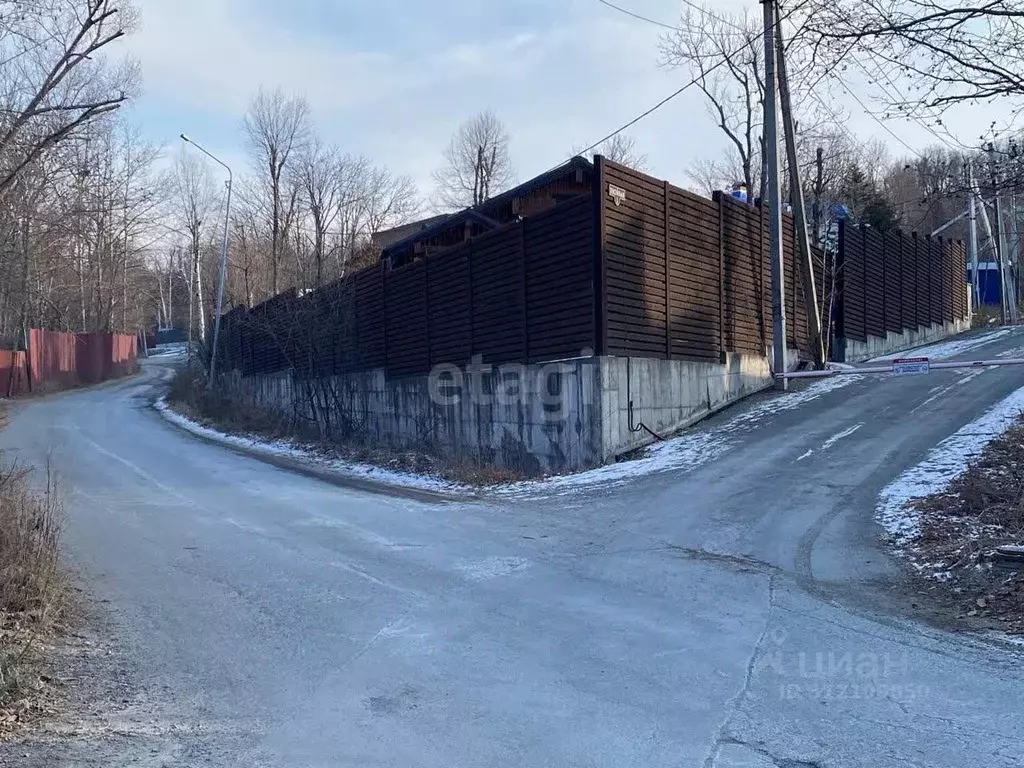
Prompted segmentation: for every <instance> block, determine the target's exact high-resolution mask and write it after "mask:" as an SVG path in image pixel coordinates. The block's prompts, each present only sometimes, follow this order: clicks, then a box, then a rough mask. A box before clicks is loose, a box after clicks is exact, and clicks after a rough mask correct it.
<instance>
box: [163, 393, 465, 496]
mask: <svg viewBox="0 0 1024 768" xmlns="http://www.w3.org/2000/svg"><path fill="white" fill-rule="evenodd" d="M153 407H154V408H156V410H157V411H159V412H160V415H161V416H163V417H164V418H165V419H167V421H169V422H171V423H172V424H175V425H177V426H179V427H181V428H182V429H184V430H185V431H187V432H191V433H192V434H193V435H196V436H197V437H204V438H207V439H210V440H215V441H216V442H219V443H223V444H225V445H231V446H234V447H236V448H243V449H245V450H247V451H252V452H254V453H262V454H265V455H267V456H284V457H287V458H290V459H295V460H298V461H302V462H305V463H307V464H310V465H312V466H315V467H316V468H318V469H326V470H331V471H334V472H338V473H339V474H346V475H352V476H355V477H358V478H362V479H365V480H373V481H375V482H379V483H384V484H387V485H395V486H400V487H403V488H416V489H419V490H426V491H436V492H438V493H449V494H453V495H467V494H469V493H471V489H470V488H468V486H463V485H459V484H457V483H452V482H449V481H447V480H442V479H441V478H439V477H433V476H430V475H418V474H414V473H412V472H400V471H398V470H393V469H384V468H382V467H378V466H375V465H373V464H367V463H364V462H359V461H347V460H344V459H328V458H325V457H323V456H321V455H319V454H317V453H316V452H314V451H311V450H308V449H306V448H301V447H299V446H297V445H295V444H294V443H292V442H290V441H288V440H264V439H259V438H255V437H246V436H244V435H233V434H230V433H227V432H221V431H220V430H216V429H212V428H211V427H207V426H204V425H203V424H199V423H198V422H195V421H193V420H192V419H190V418H188V417H187V416H184V415H182V414H180V413H178V412H177V411H175V410H174V409H173V408H171V406H170V404H169V403H168V402H167V400H166V399H165V398H160V399H159V400H157V401H156V402H155V403H154V404H153Z"/></svg>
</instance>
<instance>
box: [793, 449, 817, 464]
mask: <svg viewBox="0 0 1024 768" xmlns="http://www.w3.org/2000/svg"><path fill="white" fill-rule="evenodd" d="M813 454H814V449H813V448H811V449H810V450H809V451H807V453H805V454H804V455H803V456H801V457H800V458H799V459H797V461H803V460H804V459H807V458H810V457H811V456H812V455H813Z"/></svg>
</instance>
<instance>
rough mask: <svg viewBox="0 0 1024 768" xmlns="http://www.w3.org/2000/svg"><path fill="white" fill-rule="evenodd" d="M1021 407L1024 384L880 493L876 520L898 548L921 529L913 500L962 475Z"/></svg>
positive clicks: (909, 541) (904, 546)
mask: <svg viewBox="0 0 1024 768" xmlns="http://www.w3.org/2000/svg"><path fill="white" fill-rule="evenodd" d="M1022 411H1024V387H1022V388H1020V389H1018V390H1017V391H1016V392H1013V393H1012V394H1010V396H1009V397H1007V398H1005V399H1004V400H1002V401H1001V402H999V403H997V404H996V405H994V406H993V407H992V408H990V409H989V410H988V411H986V412H985V414H984V415H983V416H981V418H979V419H976V420H975V421H972V422H971V423H970V424H967V425H965V426H964V427H961V428H960V429H959V430H957V432H955V433H954V434H952V435H950V436H949V437H947V438H946V439H945V440H943V441H942V442H941V443H939V444H938V445H937V446H936V447H935V448H933V449H932V450H931V451H930V452H929V453H928V455H927V456H926V457H925V459H924V461H922V462H921V463H920V464H918V465H917V466H914V467H911V468H910V469H908V470H907V471H905V472H904V473H903V474H902V475H900V476H899V477H898V478H896V479H895V480H893V481H892V482H891V483H889V485H887V486H886V487H885V488H884V489H883V490H882V493H881V495H880V497H879V503H878V507H877V510H876V515H877V518H878V521H879V522H880V523H881V524H882V527H883V528H884V529H885V531H886V532H887V533H888V534H889V536H890V538H891V540H892V543H893V545H894V546H895V547H896V548H897V549H898V550H906V549H907V548H908V547H909V546H911V545H912V544H913V543H914V541H915V540H916V539H917V538H918V536H919V535H920V533H921V530H920V513H919V512H918V511H917V510H916V509H915V508H914V505H913V503H912V502H914V501H917V500H919V499H923V498H926V497H928V496H931V495H932V494H934V493H938V492H939V491H942V490H943V489H945V488H946V487H947V486H948V485H949V484H950V483H951V482H952V481H953V480H955V479H956V478H957V477H959V476H960V475H962V474H963V473H964V472H965V471H966V470H967V466H968V465H969V464H970V462H971V461H972V460H973V459H974V458H976V457H978V456H980V455H981V452H982V451H983V450H984V449H985V446H987V445H988V444H989V443H990V442H992V441H993V440H995V439H996V438H997V437H999V436H1000V435H1002V434H1003V432H1005V431H1006V429H1007V428H1008V427H1010V426H1011V425H1012V424H1013V423H1014V422H1015V421H1016V420H1017V418H1018V417H1019V416H1020V414H1021V412H1022Z"/></svg>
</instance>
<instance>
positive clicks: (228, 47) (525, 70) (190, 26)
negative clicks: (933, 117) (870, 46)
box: [130, 0, 934, 192]
mask: <svg viewBox="0 0 1024 768" xmlns="http://www.w3.org/2000/svg"><path fill="white" fill-rule="evenodd" d="M136 2H137V4H138V5H139V6H140V8H141V11H142V16H143V29H142V31H141V32H140V33H139V34H138V35H136V36H135V37H133V38H132V40H131V43H130V45H131V48H132V50H133V52H134V54H135V56H136V57H137V58H138V59H139V60H140V62H141V64H142V68H143V73H144V77H145V79H146V96H145V97H144V98H143V101H142V103H141V104H140V110H139V111H140V115H146V116H147V117H146V119H147V121H148V122H147V125H146V126H145V127H146V128H147V130H149V131H151V132H153V133H155V134H158V135H161V136H164V137H168V136H176V135H177V133H178V132H179V130H180V127H179V126H178V125H166V124H164V123H165V122H171V121H172V119H173V121H174V122H182V121H184V120H186V119H187V120H188V121H189V123H188V124H189V125H193V124H196V123H205V124H208V125H210V126H212V127H211V128H210V131H211V132H212V133H215V135H212V136H210V137H209V141H210V144H211V148H214V149H215V150H216V151H218V153H221V154H223V155H224V156H228V157H232V158H241V156H242V139H241V135H240V123H241V118H242V115H243V113H244V111H245V108H246V105H247V103H248V101H249V99H250V98H251V96H252V94H253V93H254V92H255V91H256V89H257V88H258V87H259V86H260V85H261V84H267V85H272V86H276V85H280V86H282V87H284V88H285V89H286V90H288V91H293V92H302V93H305V94H306V96H307V97H308V98H309V100H310V103H311V104H312V106H313V109H314V113H315V116H316V119H317V123H318V127H319V129H320V131H321V133H322V134H323V135H324V136H325V137H326V138H327V139H329V140H331V141H334V142H336V143H338V144H339V145H340V146H341V147H342V148H344V149H346V150H350V151H356V152H364V153H366V154H367V155H369V156H371V157H372V158H373V159H374V160H375V161H377V162H379V163H383V164H387V165H388V166H390V167H391V168H392V169H393V170H395V171H398V172H402V173H408V174H409V175H411V176H412V177H413V178H414V179H416V180H417V181H418V182H419V183H420V185H421V187H422V188H423V191H424V192H426V191H428V189H429V177H430V172H431V171H432V170H433V169H434V168H435V167H436V165H437V164H438V162H439V160H440V156H441V152H442V151H443V148H444V146H445V145H446V143H447V141H448V138H449V136H450V135H451V133H452V131H453V130H454V129H455V128H456V126H457V125H458V123H459V122H460V121H462V120H464V119H465V118H467V117H469V116H470V115H472V114H473V113H475V112H476V111H478V110H480V109H483V108H491V109H493V110H494V111H495V112H496V113H497V114H498V115H499V116H500V117H501V118H502V119H504V120H505V122H506V123H507V124H508V128H509V131H510V134H511V136H512V141H513V144H512V155H513V159H514V161H515V163H516V166H517V168H518V170H519V174H520V177H521V178H523V179H525V178H529V177H530V176H532V175H534V174H536V173H539V172H541V171H543V170H545V169H546V168H547V167H549V166H551V165H553V164H555V163H558V162H560V161H561V160H563V159H564V158H565V157H566V156H567V154H568V153H569V151H570V150H571V149H572V148H573V147H577V146H580V145H583V144H589V143H591V142H594V141H597V140H598V139H600V138H601V137H602V136H604V135H605V134H607V133H608V132H610V131H612V130H614V129H616V128H618V127H619V126H620V125H622V124H623V123H624V122H626V121H627V120H628V119H630V118H632V117H633V116H635V115H637V114H639V113H640V112H642V111H644V110H645V109H647V108H648V107H650V106H651V105H652V104H654V103H655V102H657V101H658V100H660V99H661V98H663V97H664V96H665V95H667V94H668V93H670V92H671V91H672V90H674V89H675V88H677V87H679V86H680V85H681V84H682V83H684V82H685V80H686V76H685V74H684V73H683V72H681V71H680V72H672V73H669V72H665V71H664V70H661V69H659V68H658V67H657V64H656V59H657V41H658V37H659V35H660V34H661V32H662V31H663V30H660V29H658V28H657V27H655V26H653V25H650V24H646V23H644V22H641V21H637V20H634V19H630V18H628V17H626V16H624V15H622V14H619V13H616V12H615V11H614V10H611V9H609V8H606V7H604V6H602V5H600V4H598V3H597V2H596V1H595V0H557V2H556V0H517V2H511V3H509V4H507V5H501V6H491V5H485V6H482V5H479V4H475V3H471V2H469V0H435V1H434V2H432V3H429V4H425V3H424V4H420V3H416V4H414V3H408V2H391V0H377V2H376V3H373V4H369V3H368V4H366V5H364V6H360V7H359V8H358V9H351V8H349V7H348V6H351V5H353V4H352V3H345V4H342V5H341V7H340V8H336V7H332V6H330V5H329V4H326V3H322V4H323V13H322V14H321V15H317V14H315V13H314V12H313V11H314V10H315V8H313V7H312V6H311V5H310V4H311V3H314V4H315V2H316V0H304V6H305V7H304V10H305V11H306V14H305V15H304V16H301V15H300V14H297V13H296V11H297V6H298V5H299V4H300V3H299V0H294V3H295V5H293V4H292V3H279V2H275V3H268V4H267V5H261V4H260V3H258V2H257V0H176V2H169V1H168V0H136ZM624 5H627V6H628V7H630V8H631V9H633V10H635V11H637V12H639V13H643V14H645V15H647V16H649V17H651V18H654V19H658V20H660V21H665V22H669V23H671V22H672V21H673V20H675V19H676V18H677V17H678V13H679V11H680V9H681V6H680V4H679V2H678V0H631V2H628V3H624ZM744 8H748V4H747V3H745V2H743V1H742V0H726V1H725V2H722V3H716V4H715V10H716V11H719V12H721V11H739V10H742V9H744ZM356 14H361V15H360V19H361V20H362V21H363V22H365V23H363V24H362V25H357V24H356V23H355V22H356V19H355V17H356ZM367 16H369V18H368V19H367ZM350 17H351V18H350ZM310 18H316V19H319V20H321V23H320V24H319V25H318V26H311V25H310V23H309V19H310ZM339 19H340V21H339ZM349 22H350V23H349ZM367 30H369V31H367ZM410 30H412V32H410ZM414 33H415V34H414ZM860 95H861V96H862V97H863V96H866V95H867V94H865V93H863V92H862V93H861V94H860ZM842 101H843V102H844V103H846V102H847V101H848V99H845V98H844V99H842ZM848 106H849V108H850V112H851V120H850V121H849V122H848V125H849V126H851V127H852V128H853V130H855V131H857V132H859V133H860V134H861V135H862V136H868V135H877V136H878V137H879V138H882V139H883V140H886V141H887V143H889V144H891V145H892V146H893V149H894V153H895V154H897V155H902V154H905V152H906V150H905V149H904V148H903V147H902V146H900V145H899V144H898V143H897V142H896V141H895V140H894V139H892V138H891V137H890V136H889V135H888V134H887V133H886V132H885V131H884V130H883V129H882V128H881V127H880V126H879V125H878V124H877V123H876V122H874V121H873V120H872V119H871V118H870V117H869V116H867V115H864V114H863V110H862V109H861V108H860V107H859V106H857V105H856V104H853V103H852V102H851V103H849V104H848ZM179 116H180V119H179ZM892 127H893V130H894V131H895V132H896V133H897V134H898V135H900V136H901V137H902V138H905V139H906V140H907V141H908V143H911V144H913V145H921V144H924V143H928V141H929V140H932V141H933V140H934V138H933V137H932V136H930V135H929V134H928V133H927V132H926V131H925V130H924V129H922V128H921V127H920V126H914V125H902V124H899V123H897V124H894V125H893V126H892ZM630 132H631V133H632V134H633V135H634V136H635V138H636V139H637V141H638V145H639V146H640V148H641V150H642V151H643V152H645V153H646V154H647V155H648V156H649V160H650V163H651V166H652V171H653V172H654V173H655V174H657V175H660V176H662V177H666V178H669V179H671V180H673V181H674V182H676V183H680V184H685V183H686V181H687V178H686V168H687V167H688V166H690V165H691V164H692V163H693V161H695V160H696V159H698V158H700V157H707V156H715V155H718V154H719V153H720V152H721V151H722V148H723V147H724V142H723V140H722V137H721V136H720V134H719V133H718V132H717V131H716V129H715V128H714V126H713V124H712V123H711V121H710V119H709V118H708V117H707V114H706V112H705V108H704V104H703V102H702V100H701V99H700V97H699V95H698V94H697V93H695V92H688V93H686V94H684V95H683V96H681V97H679V98H678V99H675V100H674V101H673V102H671V103H670V104H669V105H667V106H666V107H664V108H663V109H661V110H659V111H658V112H657V113H656V114H655V115H652V116H651V117H649V118H647V119H645V120H644V121H643V122H642V123H640V124H639V125H637V126H636V127H635V128H632V129H630Z"/></svg>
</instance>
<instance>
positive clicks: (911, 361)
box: [775, 357, 1024, 379]
mask: <svg viewBox="0 0 1024 768" xmlns="http://www.w3.org/2000/svg"><path fill="white" fill-rule="evenodd" d="M1004 365H1024V358H1021V357H1014V358H1008V359H1004V360H962V361H960V362H951V363H939V362H935V363H933V362H932V361H931V360H929V359H928V358H927V357H905V358H897V359H895V360H893V361H892V362H891V363H889V364H888V365H876V366H866V367H863V368H854V367H850V368H829V369H827V370H824V371H793V372H791V373H777V374H775V377H776V378H778V379H826V378H831V377H833V376H850V375H859V374H862V373H891V374H893V375H895V376H919V375H921V374H927V373H931V372H932V371H942V370H951V369H954V368H995V367H998V366H1004Z"/></svg>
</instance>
